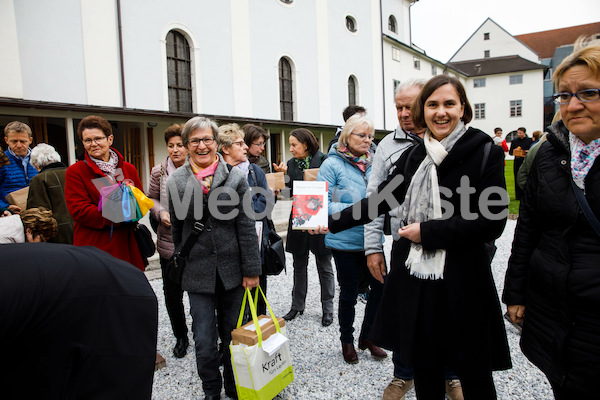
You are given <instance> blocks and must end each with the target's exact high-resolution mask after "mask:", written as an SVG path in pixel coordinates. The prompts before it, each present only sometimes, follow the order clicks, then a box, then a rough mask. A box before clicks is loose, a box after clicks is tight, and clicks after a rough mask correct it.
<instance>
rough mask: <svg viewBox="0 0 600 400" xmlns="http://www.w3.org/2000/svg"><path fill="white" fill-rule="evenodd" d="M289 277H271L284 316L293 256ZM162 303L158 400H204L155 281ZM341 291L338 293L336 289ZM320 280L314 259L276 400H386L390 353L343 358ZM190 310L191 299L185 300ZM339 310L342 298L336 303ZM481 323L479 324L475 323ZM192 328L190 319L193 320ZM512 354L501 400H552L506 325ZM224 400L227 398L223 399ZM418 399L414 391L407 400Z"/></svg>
mask: <svg viewBox="0 0 600 400" xmlns="http://www.w3.org/2000/svg"><path fill="white" fill-rule="evenodd" d="M514 227H515V221H508V223H507V226H506V229H505V231H504V234H503V235H502V237H501V238H499V239H498V240H497V241H496V245H497V246H498V251H497V253H496V257H495V259H494V262H493V266H492V267H493V273H494V278H495V280H496V286H497V288H498V293H499V294H500V293H501V290H502V285H503V282H504V273H505V270H506V263H507V260H508V256H509V254H510V248H511V244H512V237H513V232H514ZM390 247H391V238H389V237H388V238H386V251H387V252H388V253H387V254H389V249H390ZM287 256H288V259H287V262H288V273H287V275H286V274H285V273H282V274H281V275H279V276H276V277H269V285H268V298H269V302H270V304H271V307H272V308H273V310H274V312H275V313H276V314H277V315H279V316H281V315H283V314H285V313H287V312H288V311H289V308H290V304H291V291H292V280H293V276H292V271H291V265H292V259H291V255H290V254H288V255H287ZM151 284H152V287H153V288H154V291H155V292H156V294H157V297H158V300H159V331H158V351H159V353H160V354H162V355H163V356H164V357H165V358H166V360H167V367H166V368H163V369H161V370H159V371H157V372H156V373H155V375H154V391H153V396H152V398H153V399H156V400H166V399H169V400H171V399H203V398H204V396H203V393H202V385H201V382H200V379H199V378H198V374H197V373H196V363H195V358H194V352H193V348H192V347H189V348H188V354H187V356H186V357H185V358H183V359H177V358H174V357H173V355H172V347H173V345H174V338H173V335H172V331H171V326H170V323H169V318H168V316H167V312H166V309H165V305H164V297H163V294H162V280H161V279H156V280H153V281H151ZM336 290H337V289H336ZM319 296H320V293H319V285H318V276H317V273H316V265H315V261H314V258H313V257H312V256H311V259H310V264H309V290H308V296H307V303H306V310H305V312H304V315H301V316H298V317H297V318H296V319H295V320H293V321H290V322H289V323H288V324H287V331H288V334H289V338H290V341H291V350H292V357H293V362H294V375H295V380H294V382H293V383H292V384H291V385H289V386H288V387H287V388H286V389H285V390H284V391H283V392H282V393H281V394H280V395H279V396H278V397H277V399H311V400H312V399H335V400H350V399H369V400H371V399H373V400H375V399H381V395H382V392H383V390H384V389H385V387H386V386H387V384H388V382H389V381H390V380H391V378H392V372H393V365H392V361H391V353H390V354H389V357H388V358H387V359H386V360H383V361H377V360H375V359H373V358H372V357H371V356H370V354H369V353H368V352H365V353H363V352H360V351H359V354H358V357H359V363H358V364H355V365H349V364H346V363H345V362H344V360H343V358H342V354H341V346H340V341H339V325H338V324H337V312H336V314H335V317H334V323H333V324H332V325H331V326H329V327H327V328H323V327H322V326H321V306H320V300H319V299H320V297H319ZM184 299H185V304H186V307H188V303H187V296H184ZM334 301H335V305H336V309H337V293H336V298H335V300H334ZM356 314H357V320H356V321H355V325H354V326H355V329H356V336H358V332H359V331H360V323H361V321H362V315H363V314H364V304H362V303H360V302H359V303H358V304H357V312H356ZM474 323H476V321H474ZM188 326H190V334H189V337H190V341H191V340H192V335H191V318H190V317H189V316H188ZM506 329H507V332H508V339H509V344H510V348H511V355H512V361H513V368H512V369H511V370H508V371H502V372H497V373H494V381H495V383H496V389H497V391H498V398H499V399H506V400H509V399H510V400H512V399H519V400H533V399H535V400H538V399H539V400H542V399H551V398H553V397H552V390H551V388H550V385H549V384H548V382H547V380H546V378H545V377H544V375H543V374H542V373H541V372H540V371H539V370H538V369H537V368H536V367H534V366H533V365H532V364H531V363H530V362H529V361H527V359H526V358H525V357H524V356H523V354H522V353H521V351H520V349H519V344H518V341H519V335H518V333H517V331H516V330H515V329H514V328H513V327H512V325H510V324H508V323H506ZM222 397H223V398H224V399H225V398H226V396H225V395H224V393H223V396H222ZM413 399H415V393H414V389H411V391H410V392H409V393H408V395H407V396H406V400H413Z"/></svg>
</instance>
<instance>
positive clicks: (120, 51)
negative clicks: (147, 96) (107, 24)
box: [117, 0, 127, 108]
mask: <svg viewBox="0 0 600 400" xmlns="http://www.w3.org/2000/svg"><path fill="white" fill-rule="evenodd" d="M117 24H118V26H119V57H120V58H119V64H120V67H121V96H122V101H123V108H127V98H126V96H125V67H124V65H123V58H124V57H123V29H122V27H121V0H117Z"/></svg>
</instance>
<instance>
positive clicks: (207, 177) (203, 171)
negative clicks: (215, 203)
mask: <svg viewBox="0 0 600 400" xmlns="http://www.w3.org/2000/svg"><path fill="white" fill-rule="evenodd" d="M218 165H219V158H218V157H217V158H216V159H215V162H214V163H212V164H211V165H210V166H208V167H206V168H200V167H199V166H198V165H196V164H195V163H194V162H193V161H192V159H191V157H190V167H191V168H192V172H193V173H194V175H195V176H196V179H198V182H199V183H200V185H202V193H204V194H208V192H209V191H210V187H211V185H212V181H213V178H214V175H215V171H216V170H217V166H218Z"/></svg>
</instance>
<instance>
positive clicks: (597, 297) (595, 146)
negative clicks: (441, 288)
mask: <svg viewBox="0 0 600 400" xmlns="http://www.w3.org/2000/svg"><path fill="white" fill-rule="evenodd" d="M553 80H554V84H555V85H556V88H557V91H558V92H559V93H557V94H555V95H554V99H555V102H556V103H557V104H560V113H561V116H562V121H558V122H557V123H555V124H554V125H552V126H550V127H548V128H547V131H548V135H547V136H546V137H547V141H546V142H544V143H542V144H541V145H540V146H541V147H540V148H539V150H538V152H537V155H536V157H535V160H534V162H533V164H532V168H531V171H530V174H529V177H528V179H527V184H526V186H525V191H524V197H523V199H522V200H521V207H520V210H519V220H518V222H517V228H516V231H515V239H514V242H513V248H512V255H511V257H510V259H509V263H508V270H507V272H506V280H505V284H504V293H503V298H502V300H503V301H504V303H506V304H507V305H508V311H509V314H510V316H511V318H512V320H513V321H514V322H520V321H523V333H522V336H521V349H522V350H523V353H524V354H525V355H526V356H527V358H528V359H529V360H530V361H531V362H532V363H534V364H535V365H536V366H537V367H538V368H540V369H541V370H542V372H544V373H545V374H546V376H547V377H548V380H549V381H550V385H551V386H552V389H553V390H554V395H555V397H556V399H591V398H598V388H597V386H596V385H597V383H598V381H600V230H597V231H594V229H593V228H592V225H591V223H590V221H589V220H588V217H587V216H586V215H585V213H584V212H582V209H583V207H582V206H581V204H584V203H583V202H582V203H581V204H578V199H577V197H576V194H575V193H576V192H578V193H580V194H581V196H582V197H583V198H584V199H586V201H587V203H588V204H589V206H590V212H591V214H592V215H594V216H595V217H596V219H597V218H599V217H600V165H599V163H598V162H594V161H595V160H596V158H597V157H598V156H599V155H600V89H598V88H600V41H598V40H596V41H594V42H592V43H591V44H589V45H588V46H585V47H582V46H581V43H578V44H576V47H575V51H574V52H573V54H572V55H570V56H569V57H567V58H566V59H565V60H564V61H563V62H562V63H561V64H560V65H559V67H558V68H557V69H556V71H555V73H554V76H553Z"/></svg>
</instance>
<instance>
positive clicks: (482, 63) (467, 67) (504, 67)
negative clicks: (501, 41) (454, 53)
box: [448, 56, 546, 76]
mask: <svg viewBox="0 0 600 400" xmlns="http://www.w3.org/2000/svg"><path fill="white" fill-rule="evenodd" d="M448 65H449V66H451V67H452V68H455V69H457V70H459V71H461V72H462V73H464V74H465V75H467V76H483V75H495V74H505V73H508V72H517V71H530V70H534V69H545V68H546V66H544V65H542V64H536V63H534V62H531V61H529V60H526V59H524V58H522V57H520V56H504V57H493V58H480V59H478V60H468V61H458V62H451V63H448Z"/></svg>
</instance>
